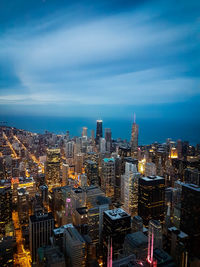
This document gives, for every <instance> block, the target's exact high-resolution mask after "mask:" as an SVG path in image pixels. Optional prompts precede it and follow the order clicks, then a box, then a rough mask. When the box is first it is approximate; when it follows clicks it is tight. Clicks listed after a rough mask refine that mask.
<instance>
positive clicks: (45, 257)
mask: <svg viewBox="0 0 200 267" xmlns="http://www.w3.org/2000/svg"><path fill="white" fill-rule="evenodd" d="M38 265H39V266H49V267H55V266H59V267H65V266H66V262H65V257H64V255H63V253H62V252H61V251H60V249H59V247H56V246H53V247H52V246H46V247H41V248H39V249H38Z"/></svg>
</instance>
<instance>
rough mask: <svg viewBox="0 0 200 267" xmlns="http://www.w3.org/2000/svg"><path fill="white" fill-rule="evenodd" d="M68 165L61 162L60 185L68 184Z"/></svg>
mask: <svg viewBox="0 0 200 267" xmlns="http://www.w3.org/2000/svg"><path fill="white" fill-rule="evenodd" d="M68 172H69V165H68V164H65V163H62V186H65V185H68Z"/></svg>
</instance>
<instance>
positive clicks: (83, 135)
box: [82, 127, 88, 137]
mask: <svg viewBox="0 0 200 267" xmlns="http://www.w3.org/2000/svg"><path fill="white" fill-rule="evenodd" d="M87 129H88V128H87V127H83V129H82V137H87Z"/></svg>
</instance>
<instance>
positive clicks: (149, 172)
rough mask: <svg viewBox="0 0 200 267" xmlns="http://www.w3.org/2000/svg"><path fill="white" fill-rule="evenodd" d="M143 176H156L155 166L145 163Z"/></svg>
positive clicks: (151, 163)
mask: <svg viewBox="0 0 200 267" xmlns="http://www.w3.org/2000/svg"><path fill="white" fill-rule="evenodd" d="M144 174H145V176H154V175H156V164H155V163H153V162H146V164H145V171H144Z"/></svg>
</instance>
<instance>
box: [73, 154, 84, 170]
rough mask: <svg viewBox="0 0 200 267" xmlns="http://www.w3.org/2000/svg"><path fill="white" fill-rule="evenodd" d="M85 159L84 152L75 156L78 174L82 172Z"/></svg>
mask: <svg viewBox="0 0 200 267" xmlns="http://www.w3.org/2000/svg"><path fill="white" fill-rule="evenodd" d="M83 160H84V154H83V153H78V154H76V156H75V172H76V173H78V174H81V173H82V169H83Z"/></svg>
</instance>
